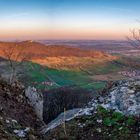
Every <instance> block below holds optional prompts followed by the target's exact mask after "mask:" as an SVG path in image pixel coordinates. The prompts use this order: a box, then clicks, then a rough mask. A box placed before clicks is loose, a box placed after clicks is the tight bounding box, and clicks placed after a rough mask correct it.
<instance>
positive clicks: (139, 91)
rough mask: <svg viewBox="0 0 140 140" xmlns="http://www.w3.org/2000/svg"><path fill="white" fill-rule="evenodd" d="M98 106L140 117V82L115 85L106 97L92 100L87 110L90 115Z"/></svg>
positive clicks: (117, 83) (124, 82) (121, 82)
mask: <svg viewBox="0 0 140 140" xmlns="http://www.w3.org/2000/svg"><path fill="white" fill-rule="evenodd" d="M98 105H101V106H103V107H104V108H106V109H113V110H115V111H119V112H122V113H123V114H124V115H135V116H138V115H140V80H129V81H119V82H116V83H114V85H113V87H112V88H111V89H110V90H108V93H105V96H103V97H99V98H98V99H97V100H92V101H91V102H90V103H89V104H88V106H87V108H85V110H87V113H89V114H90V111H91V110H92V108H96V107H97V106H98ZM82 112H83V111H82Z"/></svg>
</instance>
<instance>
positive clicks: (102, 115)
mask: <svg viewBox="0 0 140 140" xmlns="http://www.w3.org/2000/svg"><path fill="white" fill-rule="evenodd" d="M139 98H140V80H129V81H118V82H115V83H114V84H112V86H111V87H110V88H107V89H106V90H105V91H104V92H102V93H101V94H100V95H99V96H98V97H97V99H93V100H92V101H91V102H89V104H88V105H87V107H85V108H84V109H81V110H80V111H79V112H75V114H73V116H70V117H69V118H66V119H64V118H63V116H64V114H61V116H59V117H58V118H57V119H56V120H55V121H53V122H52V123H50V125H49V126H48V127H47V128H46V129H44V131H43V132H45V133H46V134H47V135H48V137H49V139H51V138H55V139H61V138H65V139H74V140H77V139H80V140H82V139H83V140H85V139H86V140H90V139H92V140H102V139H107V140H112V139H114V140H122V139H130V140H131V139H134V140H138V139H139V137H140V131H139V127H140V121H139V120H140V119H139V115H140V99H139ZM67 113H69V111H68V112H65V114H67ZM58 120H59V121H58ZM60 120H61V123H60ZM58 122H59V123H58ZM57 123H58V125H57ZM64 124H65V126H66V128H65V129H66V130H64ZM55 127H56V128H55ZM45 130H46V131H45ZM65 131H67V134H65V133H64V132H65Z"/></svg>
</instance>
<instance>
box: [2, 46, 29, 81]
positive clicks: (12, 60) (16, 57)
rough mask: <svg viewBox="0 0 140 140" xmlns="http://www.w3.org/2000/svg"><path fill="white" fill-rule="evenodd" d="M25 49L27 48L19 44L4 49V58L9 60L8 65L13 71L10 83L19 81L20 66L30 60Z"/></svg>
mask: <svg viewBox="0 0 140 140" xmlns="http://www.w3.org/2000/svg"><path fill="white" fill-rule="evenodd" d="M25 49H26V47H23V46H19V45H17V44H15V46H14V45H13V46H9V47H4V48H3V49H2V52H3V55H4V58H6V59H7V60H8V65H9V67H10V70H11V73H10V78H9V82H10V83H13V82H14V81H15V80H16V79H17V68H18V66H20V65H22V63H23V62H24V61H27V60H29V55H28V54H27V53H25Z"/></svg>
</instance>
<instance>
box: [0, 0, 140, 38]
mask: <svg viewBox="0 0 140 140" xmlns="http://www.w3.org/2000/svg"><path fill="white" fill-rule="evenodd" d="M139 7H140V0H0V19H1V22H0V30H1V32H0V38H15V39H18V38H23V39H24V38H25V39H26V38H27V39H28V38H33V39H123V38H125V36H126V35H128V34H129V30H130V29H132V28H138V26H139V24H138V23H137V20H140V14H139V13H140V8H139Z"/></svg>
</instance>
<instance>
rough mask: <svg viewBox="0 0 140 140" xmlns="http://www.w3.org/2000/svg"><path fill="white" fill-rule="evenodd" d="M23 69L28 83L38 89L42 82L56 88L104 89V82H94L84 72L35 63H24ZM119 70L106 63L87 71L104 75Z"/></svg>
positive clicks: (113, 65)
mask: <svg viewBox="0 0 140 140" xmlns="http://www.w3.org/2000/svg"><path fill="white" fill-rule="evenodd" d="M25 67H26V68H28V75H29V76H30V80H29V81H30V83H29V84H31V83H33V82H37V83H38V84H37V86H38V87H39V88H41V87H43V86H42V85H41V83H42V82H43V81H54V82H55V83H56V85H54V86H52V87H51V88H54V87H57V86H72V85H76V86H79V87H82V88H85V89H95V90H96V89H101V88H104V87H105V84H106V82H104V81H96V80H93V79H92V78H91V75H89V74H88V73H86V72H85V71H75V70H58V69H52V68H48V67H42V66H40V65H39V64H35V63H26V64H25ZM120 69H121V68H120V67H119V66H117V65H116V64H113V63H107V64H104V65H95V66H92V68H90V69H89V71H90V73H92V74H93V75H94V74H106V73H110V72H117V71H118V70H120Z"/></svg>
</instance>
